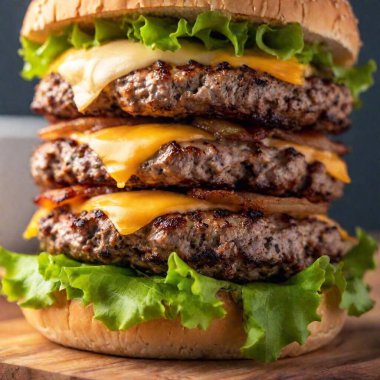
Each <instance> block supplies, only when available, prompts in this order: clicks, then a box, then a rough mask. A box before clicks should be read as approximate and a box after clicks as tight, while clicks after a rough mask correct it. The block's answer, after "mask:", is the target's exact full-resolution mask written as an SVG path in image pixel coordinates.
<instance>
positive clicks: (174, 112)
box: [32, 62, 353, 133]
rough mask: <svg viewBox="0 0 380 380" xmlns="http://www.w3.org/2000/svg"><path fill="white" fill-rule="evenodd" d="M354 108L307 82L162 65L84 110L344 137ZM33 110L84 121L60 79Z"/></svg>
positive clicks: (334, 91) (319, 82)
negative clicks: (223, 121)
mask: <svg viewBox="0 0 380 380" xmlns="http://www.w3.org/2000/svg"><path fill="white" fill-rule="evenodd" d="M352 105H353V100H352V96H351V94H350V91H349V90H348V89H347V88H346V87H344V86H340V85H337V84H334V83H333V82H332V81H329V80H324V79H321V78H318V77H311V78H307V79H306V81H305V85H304V86H296V85H292V84H289V83H285V82H282V81H280V80H278V79H276V78H273V77H272V76H270V75H268V74H266V73H263V72H257V71H255V70H252V69H249V68H247V67H240V68H232V67H231V66H229V65H228V64H219V65H216V66H203V65H200V64H198V63H190V64H188V65H184V66H174V67H172V66H171V65H168V64H166V63H163V62H156V63H155V64H154V65H152V66H151V67H148V68H145V69H141V70H137V71H134V72H132V73H130V74H128V75H126V76H124V77H122V78H119V79H117V80H116V81H114V82H113V83H111V84H110V85H109V86H108V87H107V88H106V89H105V90H104V91H103V92H102V94H101V95H100V96H99V98H98V99H97V100H96V101H95V102H94V103H93V104H92V105H91V106H90V107H89V108H88V109H87V110H86V112H85V113H86V115H88V116H100V115H101V116H122V115H126V114H129V115H133V116H153V117H172V118H185V117H189V116H207V117H222V118H231V119H234V120H241V121H250V122H253V123H257V124H260V125H263V126H265V127H268V128H274V127H280V128H287V129H295V130H297V129H302V128H314V129H317V130H322V131H325V132H331V133H339V132H341V131H343V130H344V129H346V128H347V127H348V126H349V124H350V122H349V114H350V112H351V111H352ZM32 109H33V110H34V111H35V112H37V113H40V114H44V115H47V116H54V117H56V118H69V119H70V118H78V117H81V116H82V114H81V113H79V112H78V110H77V108H76V106H75V103H74V100H73V91H72V89H71V87H70V85H69V84H68V83H66V82H65V81H64V79H63V78H62V77H61V76H59V75H58V74H54V73H52V74H50V75H48V76H47V77H45V78H44V79H42V81H41V82H40V84H39V85H38V86H37V89H36V94H35V97H34V101H33V103H32Z"/></svg>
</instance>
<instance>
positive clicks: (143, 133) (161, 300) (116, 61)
mask: <svg viewBox="0 0 380 380" xmlns="http://www.w3.org/2000/svg"><path fill="white" fill-rule="evenodd" d="M322 14H323V17H321V15H322ZM21 44H22V48H21V50H20V53H21V56H22V57H23V59H24V62H25V65H24V69H23V72H22V75H23V77H24V78H26V79H33V78H36V77H37V78H39V80H40V81H39V83H38V85H37V86H36V89H35V95H34V99H33V102H32V110H33V111H34V112H36V113H38V114H40V115H43V116H44V117H46V119H47V120H48V121H49V125H48V126H47V127H45V128H43V129H42V130H41V131H40V133H39V137H40V138H41V139H42V140H43V143H42V144H41V146H39V147H38V148H37V149H36V150H35V152H34V154H33V157H32V161H31V171H32V175H33V178H34V180H35V182H36V184H37V185H38V186H39V188H40V189H41V192H40V195H39V196H38V197H37V198H36V199H35V202H36V204H37V206H38V211H37V212H36V214H35V215H34V216H33V218H32V221H31V222H30V224H29V226H28V227H27V229H26V232H25V238H34V237H38V239H39V241H40V246H41V252H42V253H40V254H39V255H24V254H16V253H12V252H10V251H7V250H5V249H1V251H0V266H1V267H2V268H3V270H4V275H3V279H2V292H3V293H4V294H5V295H6V296H7V297H8V299H9V300H10V301H15V302H18V304H19V305H20V306H21V308H22V310H23V313H24V315H25V317H26V319H27V320H28V322H29V323H30V324H31V325H32V326H33V327H35V328H36V329H37V330H38V331H39V332H40V333H41V334H42V335H44V336H45V337H47V338H48V339H50V340H51V341H53V342H57V343H60V344H62V345H65V346H69V347H73V348H77V349H82V350H88V351H93V352H100V353H106V354H114V355H120V356H127V357H138V358H157V359H159V358H164V359H199V358H201V359H237V358H250V359H254V360H258V361H263V362H270V361H273V360H276V359H278V358H280V357H286V356H297V355H301V354H304V353H306V352H309V351H312V350H315V349H317V348H319V347H322V346H324V345H327V344H329V343H330V342H331V340H332V339H333V338H334V337H336V335H337V334H338V333H339V331H340V330H341V328H342V326H343V323H344V319H345V316H346V315H347V314H348V315H353V316H359V315H361V314H363V313H365V312H367V311H369V310H370V309H371V308H372V306H373V302H372V301H371V299H370V297H369V288H368V286H367V285H366V284H365V282H364V281H363V278H364V275H365V273H366V271H367V270H370V269H373V267H374V260H373V255H374V252H375V250H376V243H375V242H374V240H373V239H371V238H370V237H369V236H367V235H366V234H365V232H364V231H362V230H358V231H357V236H356V237H351V236H350V235H349V234H348V233H347V232H345V231H344V230H343V229H342V228H341V227H340V226H339V225H338V224H337V223H336V222H335V221H333V220H331V219H329V218H328V217H327V213H328V208H329V205H330V203H331V202H332V201H334V200H336V199H338V198H340V197H341V196H342V194H343V190H344V187H345V185H347V184H348V183H349V182H350V177H349V174H348V170H347V166H346V163H345V162H344V159H343V156H344V155H345V154H346V153H347V152H348V150H349V149H348V148H347V147H346V146H345V145H344V144H342V143H339V142H337V141H336V140H335V139H333V138H332V137H331V136H332V135H336V134H339V133H341V132H343V131H345V130H346V129H347V128H348V127H349V126H350V119H349V118H350V114H351V112H352V110H353V108H354V107H356V106H357V105H358V103H359V95H360V93H361V92H363V91H364V90H366V89H367V88H368V87H370V86H371V85H372V83H373V79H372V74H373V72H374V71H375V69H376V65H375V63H374V62H372V61H370V62H368V63H367V64H365V65H362V66H355V64H356V61H357V58H358V53H359V49H360V45H361V42H360V37H359V32H358V27H357V20H356V18H355V16H354V14H353V11H352V9H351V7H350V4H349V3H348V1H346V0H336V1H323V2H322V1H313V0H304V1H293V0H282V1H280V2H279V1H262V0H246V1H240V2H239V1H207V0H202V1H194V0H186V1H173V0H167V1H164V2H163V1H158V0H146V1H132V0H131V1H120V0H114V1H99V0H97V1H95V0H83V1H74V0H34V1H32V2H31V4H30V6H29V9H28V11H27V14H26V17H25V20H24V24H23V27H22V30H21Z"/></svg>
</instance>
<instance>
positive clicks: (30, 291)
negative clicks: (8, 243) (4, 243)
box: [0, 247, 57, 309]
mask: <svg viewBox="0 0 380 380" xmlns="http://www.w3.org/2000/svg"><path fill="white" fill-rule="evenodd" d="M0 268H4V269H5V271H6V272H5V275H4V277H3V278H2V280H1V287H2V293H3V294H5V295H6V296H7V299H8V301H11V302H15V301H17V302H18V304H19V305H20V306H22V307H29V308H34V309H40V308H44V307H47V306H51V305H53V304H54V302H55V297H54V292H55V291H56V290H57V286H56V283H55V282H54V281H50V280H46V279H45V278H44V277H43V276H42V275H41V274H40V272H39V264H38V257H37V256H31V255H23V254H15V253H13V252H9V251H7V250H5V249H4V248H1V247H0Z"/></svg>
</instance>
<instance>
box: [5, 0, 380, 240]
mask: <svg viewBox="0 0 380 380" xmlns="http://www.w3.org/2000/svg"><path fill="white" fill-rule="evenodd" d="M319 1H323V0H319ZM28 3H29V1H27V0H0V76H1V77H0V115H1V114H2V115H29V102H30V100H31V98H32V94H33V85H34V84H33V83H30V82H25V81H23V80H22V79H21V78H20V77H19V75H18V73H19V71H20V69H21V65H22V62H21V59H20V58H19V57H18V56H17V49H18V31H19V28H20V25H21V22H22V18H23V14H24V12H25V9H26V6H27V4H28ZM352 4H353V6H354V8H355V11H356V13H357V15H358V18H359V19H360V29H361V33H362V39H363V41H364V46H363V50H362V54H361V61H362V62H365V61H366V60H368V59H370V58H374V59H375V60H376V61H377V62H379V63H380V43H379V36H380V22H379V15H380V1H378V0H364V1H363V0H352ZM321 17H323V16H322V15H321ZM376 76H377V82H379V79H380V78H379V73H377V75H376ZM379 100H380V85H377V86H376V87H374V88H372V89H371V90H370V92H368V93H367V94H365V95H364V97H363V101H364V107H363V108H362V109H360V110H357V111H356V112H355V113H354V115H353V117H352V119H353V128H352V129H351V131H350V132H349V133H347V134H345V135H344V136H342V137H341V139H342V140H344V141H345V142H346V143H347V144H349V145H350V146H352V148H353V153H352V154H351V155H350V156H349V157H348V164H349V167H350V173H351V176H352V179H353V183H352V184H351V185H350V186H349V187H348V188H347V189H346V194H345V197H344V199H342V200H340V201H338V202H336V203H335V204H334V206H333V208H332V216H333V217H335V218H336V219H337V220H339V221H340V222H341V223H342V224H343V225H344V226H345V227H346V228H348V229H349V230H351V231H352V230H353V228H354V227H355V226H357V225H359V226H362V227H363V228H365V229H368V230H380V217H379V216H378V214H380V112H379V111H380V102H379ZM3 121H4V120H3ZM16 122H17V128H16ZM16 122H15V124H14V126H12V125H11V124H10V123H9V122H6V123H4V122H3V123H2V124H1V123H0V137H1V136H2V135H1V133H3V135H4V134H8V135H9V132H11V131H12V130H13V128H14V129H15V130H14V133H13V135H14V134H16V135H18V134H19V135H20V136H19V137H20V138H18V139H17V141H16V140H15V139H14V138H13V139H9V136H8V137H7V139H4V136H3V137H2V139H3V141H2V144H1V147H0V159H1V160H2V162H1V164H2V170H0V172H1V176H0V178H1V182H0V198H1V197H3V198H2V200H1V203H2V205H1V203H0V209H1V211H2V212H3V207H4V202H5V201H4V199H5V198H4V195H5V194H8V195H9V201H7V202H8V203H9V202H10V201H11V199H13V202H14V203H15V202H16V203H17V205H15V206H19V209H20V210H21V211H23V210H24V208H25V207H27V206H26V204H25V200H24V201H23V200H22V190H23V189H18V190H17V191H14V190H12V187H11V186H10V182H7V181H4V178H5V177H4V176H5V174H7V176H8V177H9V181H12V184H14V185H17V184H21V183H22V187H25V186H26V187H27V188H28V190H29V187H31V186H32V184H31V183H30V182H27V183H26V184H25V183H24V182H20V181H21V180H20V178H21V174H20V176H17V177H16V176H15V172H14V171H10V170H8V168H9V167H10V166H12V158H13V155H14V154H15V150H17V151H18V152H16V155H17V156H18V157H19V160H17V162H19V163H20V162H21V163H22V162H23V160H25V161H26V158H27V156H28V154H29V151H30V150H31V146H32V145H33V144H35V142H33V141H31V140H28V141H29V142H27V141H25V133H27V132H26V131H24V130H23V128H30V129H29V131H30V132H32V131H34V130H35V128H36V127H35V124H34V128H33V127H32V126H30V125H31V124H33V123H36V121H33V120H32V121H31V120H30V119H27V120H22V119H21V120H20V119H17V120H16ZM1 131H2V132H1ZM15 142H16V143H17V144H18V145H17V147H16V145H14V147H16V148H12V145H10V144H12V143H13V144H15ZM1 151H2V152H1ZM5 154H8V156H5ZM8 159H9V165H10V166H8V163H6V162H4V160H8ZM20 159H22V160H21V161H20ZM13 165H15V164H13ZM18 165H19V166H20V164H18ZM24 168H25V170H24V171H23V172H22V175H26V171H27V163H26V162H25V166H24ZM16 169H17V170H21V169H20V167H18V168H15V169H14V170H16ZM12 172H13V173H12ZM24 190H25V189H24ZM29 191H30V190H29ZM13 193H14V194H13ZM10 195H12V198H11V197H10ZM16 195H17V197H16ZM7 199H8V198H7ZM16 199H17V201H16ZM27 201H28V202H29V199H28V200H27ZM18 202H21V203H18ZM22 202H24V203H22ZM28 212H29V211H28ZM8 216H9V218H10V217H11V216H10V215H8ZM8 220H9V219H8ZM4 223H7V219H5V218H4V214H2V221H1V222H0V226H4ZM2 231H3V233H2ZM4 231H5V229H4V228H1V227H0V239H1V238H4V236H2V234H3V235H4V233H5V232H4Z"/></svg>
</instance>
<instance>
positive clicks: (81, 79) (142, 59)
mask: <svg viewBox="0 0 380 380" xmlns="http://www.w3.org/2000/svg"><path fill="white" fill-rule="evenodd" d="M159 60H160V61H164V62H167V63H169V64H173V65H185V64H187V63H188V62H189V61H190V60H194V61H197V62H199V63H201V64H204V65H210V64H216V63H220V62H228V63H229V64H231V65H232V66H234V67H238V66H242V65H247V66H248V67H251V68H252V69H255V70H260V71H264V72H267V73H269V74H271V75H273V76H274V77H276V78H278V79H280V80H283V81H286V82H289V83H293V84H296V85H302V84H303V83H304V77H305V74H306V71H307V67H308V66H306V65H302V64H300V63H299V62H298V61H297V60H295V59H292V60H288V61H281V60H278V59H276V58H272V57H265V56H262V55H257V54H256V53H255V52H253V51H247V52H246V54H245V55H244V56H242V57H236V56H235V55H234V54H233V52H232V51H231V52H230V53H226V51H224V50H215V51H208V50H206V49H205V48H204V47H203V46H201V45H198V44H192V43H184V44H183V47H182V48H181V49H179V50H177V51H175V52H171V51H162V50H158V49H156V50H152V49H150V48H147V47H146V46H144V45H143V44H141V43H138V42H133V41H128V40H120V41H114V42H109V43H107V44H104V45H102V46H98V47H93V48H91V49H88V50H86V49H80V50H75V49H71V50H69V51H68V52H66V53H65V54H63V55H62V56H61V57H60V58H58V60H57V61H56V62H54V63H53V65H52V67H51V68H50V72H58V73H59V74H60V75H61V76H62V77H63V78H64V79H65V80H66V81H67V82H68V83H70V85H71V86H72V88H73V92H74V101H75V103H76V105H77V107H78V109H79V111H81V112H82V111H84V110H85V109H86V108H87V107H88V106H89V105H90V104H91V103H92V102H93V101H94V100H95V99H96V98H97V97H98V96H99V94H100V93H101V91H102V90H103V89H104V88H105V87H106V86H107V85H108V84H110V83H111V82H113V81H114V80H116V79H118V78H120V77H122V76H124V75H127V74H129V73H130V72H132V71H134V70H139V69H142V68H145V67H148V66H150V65H152V64H153V63H154V62H156V61H159Z"/></svg>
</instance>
